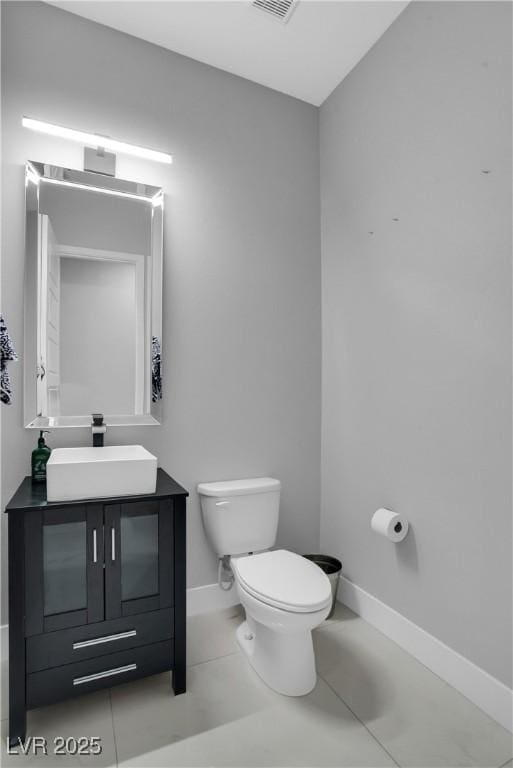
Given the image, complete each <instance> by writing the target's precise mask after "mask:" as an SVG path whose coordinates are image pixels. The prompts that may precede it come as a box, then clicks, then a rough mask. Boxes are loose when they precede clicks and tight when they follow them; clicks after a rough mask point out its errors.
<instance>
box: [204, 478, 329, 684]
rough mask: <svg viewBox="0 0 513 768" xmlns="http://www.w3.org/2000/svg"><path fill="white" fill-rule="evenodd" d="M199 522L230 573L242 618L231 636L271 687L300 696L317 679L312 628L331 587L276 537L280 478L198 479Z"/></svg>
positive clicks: (322, 615)
mask: <svg viewBox="0 0 513 768" xmlns="http://www.w3.org/2000/svg"><path fill="white" fill-rule="evenodd" d="M197 490H198V494H199V496H200V500H201V511H202V515H203V524H204V527H205V531H206V534H207V537H208V539H209V541H210V544H211V545H212V548H213V549H214V551H215V552H216V553H217V556H218V557H219V558H222V559H223V561H224V562H225V563H226V562H227V558H229V567H230V568H231V571H232V573H233V578H234V580H235V585H236V587H237V592H238V595H239V599H240V602H241V603H242V605H243V607H244V609H245V612H246V620H245V621H244V622H243V623H242V624H241V625H240V626H239V627H238V629H237V641H238V643H239V645H240V647H241V649H242V651H243V653H244V655H245V656H246V657H247V659H248V660H249V662H250V664H251V665H252V667H253V668H254V669H255V671H256V672H257V673H258V675H259V676H260V677H261V678H262V680H263V681H264V682H265V683H266V684H267V685H268V686H269V687H270V688H272V689H273V690H275V691H277V692H278V693H282V694H285V695H287V696H304V695H305V694H307V693H309V692H310V691H311V690H312V689H313V688H314V687H315V684H316V680H317V674H316V670H315V655H314V649H313V643H312V629H314V628H315V627H317V626H318V625H319V624H320V623H321V622H322V621H324V619H325V618H326V616H327V615H328V613H329V611H330V608H331V600H332V597H331V586H330V582H329V579H328V577H327V576H326V575H325V574H324V573H323V571H321V569H320V568H319V567H318V566H317V565H315V563H312V562H311V561H310V560H306V559H305V558H303V557H301V556H300V555H297V554H295V553H294V552H289V551H288V550H285V549H277V550H271V549H270V548H271V547H272V546H273V545H274V544H275V542H276V531H277V528H278V516H279V507H280V491H281V484H280V481H279V480H275V479H274V478H271V477H257V478H252V479H247V480H228V481H222V482H215V483H200V485H198V488H197Z"/></svg>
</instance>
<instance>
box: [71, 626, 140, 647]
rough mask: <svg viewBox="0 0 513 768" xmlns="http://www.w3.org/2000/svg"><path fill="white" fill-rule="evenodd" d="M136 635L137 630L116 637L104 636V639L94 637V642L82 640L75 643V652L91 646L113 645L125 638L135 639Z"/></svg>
mask: <svg viewBox="0 0 513 768" xmlns="http://www.w3.org/2000/svg"><path fill="white" fill-rule="evenodd" d="M136 634H137V630H136V629H130V630H129V631H128V632H118V633H117V634H116V635H104V636H103V637H93V638H92V640H80V642H78V643H73V650H74V651H78V650H79V649H80V648H88V647H89V646H90V645H101V644H102V643H112V641H113V640H124V639H125V637H135V636H136Z"/></svg>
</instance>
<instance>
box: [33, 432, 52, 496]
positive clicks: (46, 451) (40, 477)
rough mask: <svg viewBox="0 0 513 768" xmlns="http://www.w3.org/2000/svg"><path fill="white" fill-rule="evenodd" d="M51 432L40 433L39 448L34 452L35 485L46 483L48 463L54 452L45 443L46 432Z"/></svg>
mask: <svg viewBox="0 0 513 768" xmlns="http://www.w3.org/2000/svg"><path fill="white" fill-rule="evenodd" d="M49 431H50V430H48V429H42V430H41V431H40V432H39V439H38V441H37V448H34V450H33V451H32V482H34V483H45V482H46V462H47V461H48V459H49V458H50V454H51V452H52V449H51V448H49V447H48V446H47V444H46V443H45V432H49Z"/></svg>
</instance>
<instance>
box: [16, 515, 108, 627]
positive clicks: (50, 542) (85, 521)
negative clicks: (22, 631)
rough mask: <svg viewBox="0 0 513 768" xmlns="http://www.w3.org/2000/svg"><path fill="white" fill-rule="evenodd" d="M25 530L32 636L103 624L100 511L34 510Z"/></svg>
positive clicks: (27, 619) (26, 569) (26, 572)
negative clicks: (101, 622)
mask: <svg viewBox="0 0 513 768" xmlns="http://www.w3.org/2000/svg"><path fill="white" fill-rule="evenodd" d="M25 526H26V527H25V542H26V544H25V552H26V561H25V563H26V567H25V576H26V580H25V599H26V606H27V614H26V634H27V636H29V635H34V634H39V633H41V632H53V631H54V630H58V629H65V628H67V627H75V626H79V625H81V624H89V623H92V622H94V621H101V620H102V619H103V511H102V508H101V506H99V505H83V506H73V507H64V508H62V509H46V510H43V511H41V510H34V511H33V512H29V513H27V515H26V522H25Z"/></svg>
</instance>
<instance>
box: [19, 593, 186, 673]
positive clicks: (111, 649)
mask: <svg viewBox="0 0 513 768" xmlns="http://www.w3.org/2000/svg"><path fill="white" fill-rule="evenodd" d="M173 629H174V627H173V611H172V610H171V609H169V608H166V609H163V610H161V611H152V612H151V613H141V614H139V615H135V616H125V617H123V618H120V619H111V620H110V621H101V622H97V623H95V624H85V625H83V626H81V627H72V628H70V629H63V630H60V631H58V632H47V633H46V634H44V635H35V636H32V637H28V638H27V672H29V673H31V672H39V671H40V670H43V669H49V668H51V667H60V666H61V665H62V664H72V663H74V662H79V661H84V660H85V659H94V658H97V657H98V656H105V655H106V654H112V653H115V652H117V651H124V650H126V649H128V648H137V647H138V646H141V645H149V644H150V643H157V642H159V641H160V640H166V639H168V638H171V637H173V634H174V632H173Z"/></svg>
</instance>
